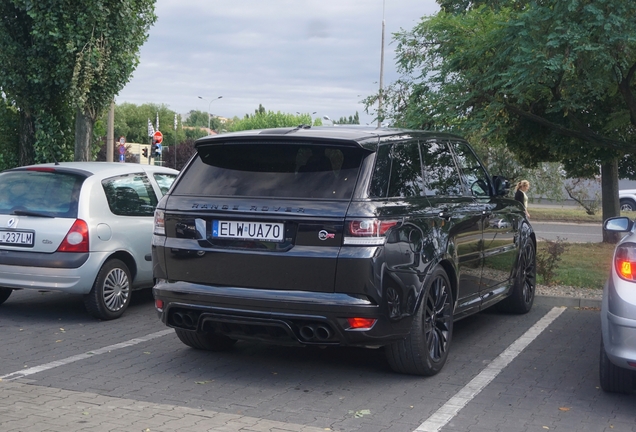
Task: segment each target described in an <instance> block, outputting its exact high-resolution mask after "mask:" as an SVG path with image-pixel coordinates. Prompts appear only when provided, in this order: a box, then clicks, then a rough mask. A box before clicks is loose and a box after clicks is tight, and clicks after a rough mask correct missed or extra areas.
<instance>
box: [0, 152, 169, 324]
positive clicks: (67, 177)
mask: <svg viewBox="0 0 636 432" xmlns="http://www.w3.org/2000/svg"><path fill="white" fill-rule="evenodd" d="M177 174H178V171H176V170H173V169H170V168H164V167H159V166H152V165H140V164H131V163H108V162H66V163H59V164H41V165H31V166H25V167H19V168H14V169H10V170H6V171H3V172H2V173H0V304H2V303H4V302H5V301H6V300H7V299H8V298H9V296H10V295H11V292H12V291H13V290H16V289H37V290H45V291H63V292H67V293H73V294H82V295H84V304H85V306H86V309H87V310H88V312H89V313H90V314H91V315H93V316H95V317H97V318H100V319H104V320H107V319H114V318H118V317H120V316H121V315H122V314H123V313H124V311H125V310H126V308H127V307H128V304H129V303H130V295H131V291H132V290H134V289H141V288H150V287H152V285H153V276H152V259H151V239H152V230H153V220H154V210H155V207H156V206H157V203H158V202H159V199H161V197H162V196H163V195H164V194H165V193H166V192H167V191H168V189H169V188H170V186H171V185H172V182H173V181H174V179H175V178H176V176H177Z"/></svg>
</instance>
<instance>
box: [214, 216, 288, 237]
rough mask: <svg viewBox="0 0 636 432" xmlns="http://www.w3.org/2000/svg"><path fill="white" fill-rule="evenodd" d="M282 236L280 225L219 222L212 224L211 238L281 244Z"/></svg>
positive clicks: (282, 229) (283, 234) (282, 230)
mask: <svg viewBox="0 0 636 432" xmlns="http://www.w3.org/2000/svg"><path fill="white" fill-rule="evenodd" d="M284 236H285V225H284V224H282V223H271V222H236V221H221V220H215V221H213V222H212V237H215V238H228V239H239V240H263V241H272V242H282V241H283V240H284Z"/></svg>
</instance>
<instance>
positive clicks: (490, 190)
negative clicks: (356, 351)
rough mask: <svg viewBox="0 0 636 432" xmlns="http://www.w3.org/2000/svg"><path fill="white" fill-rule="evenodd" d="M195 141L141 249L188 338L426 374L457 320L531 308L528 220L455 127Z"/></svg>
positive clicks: (438, 363) (159, 293)
mask: <svg viewBox="0 0 636 432" xmlns="http://www.w3.org/2000/svg"><path fill="white" fill-rule="evenodd" d="M196 150H197V153H196V154H195V156H194V157H193V158H192V160H191V161H190V162H189V163H188V165H187V166H186V167H185V168H184V169H183V171H182V172H181V174H180V176H179V177H178V178H177V180H176V181H175V185H174V187H173V188H172V189H171V191H170V192H169V193H168V194H167V195H166V196H165V197H164V198H163V199H162V200H161V202H160V203H159V206H158V207H157V211H156V212H155V230H154V238H153V249H152V250H153V256H152V258H153V266H154V275H155V278H156V280H157V282H156V284H155V287H154V296H155V300H156V301H155V305H156V308H157V310H158V311H159V315H160V317H161V319H162V321H163V322H164V323H165V324H166V325H168V326H169V327H173V328H174V329H175V331H176V333H177V335H178V337H179V339H180V340H181V341H182V342H183V343H185V344H186V345H188V346H191V347H194V348H199V349H207V350H212V351H218V350H225V349H229V348H230V347H231V346H232V345H233V344H234V343H235V342H236V341H237V340H255V341H263V342H271V343H277V344H287V345H297V346H308V345H317V346H337V345H341V346H345V345H346V346H362V347H384V350H385V352H386V356H387V359H388V362H389V364H390V365H391V367H392V368H393V369H394V370H395V371H397V372H402V373H409V374H417V375H432V374H435V373H437V372H439V371H440V370H441V368H442V367H443V365H444V363H445V361H446V358H447V356H448V351H449V348H450V343H451V339H452V334H453V321H454V320H457V319H460V318H463V317H466V316H468V315H470V314H473V313H476V312H479V311H481V310H483V309H485V308H487V307H490V306H493V305H495V304H497V305H498V307H500V308H502V309H504V310H506V311H509V312H513V313H526V312H528V311H529V310H530V308H531V307H532V304H533V301H534V293H535V281H536V267H535V252H536V239H535V235H534V233H533V230H532V227H531V226H530V224H529V223H528V221H527V220H526V219H525V212H524V210H523V208H522V206H521V204H520V203H518V202H516V201H514V200H513V199H510V198H507V197H506V195H507V192H508V188H507V185H508V183H507V182H506V181H505V180H503V179H502V178H497V177H490V175H489V174H488V173H487V171H486V170H485V169H484V167H483V165H482V163H481V162H480V161H479V159H478V158H477V156H476V155H475V153H474V152H473V150H472V149H471V147H470V146H469V145H468V143H467V142H466V141H464V140H463V139H462V138H460V137H458V136H455V135H450V134H444V133H433V132H423V131H415V130H404V129H374V128H354V127H317V128H313V127H312V128H309V127H303V126H299V127H297V128H280V129H270V130H260V131H247V132H241V133H234V134H226V135H218V136H214V137H206V138H202V139H200V140H198V141H197V143H196Z"/></svg>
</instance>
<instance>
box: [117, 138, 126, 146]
mask: <svg viewBox="0 0 636 432" xmlns="http://www.w3.org/2000/svg"><path fill="white" fill-rule="evenodd" d="M119 144H121V145H124V144H126V138H125V137H123V136H121V137H119Z"/></svg>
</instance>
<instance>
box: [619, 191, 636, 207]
mask: <svg viewBox="0 0 636 432" xmlns="http://www.w3.org/2000/svg"><path fill="white" fill-rule="evenodd" d="M618 199H619V200H620V203H621V211H635V210H636V189H623V190H619V191H618Z"/></svg>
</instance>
